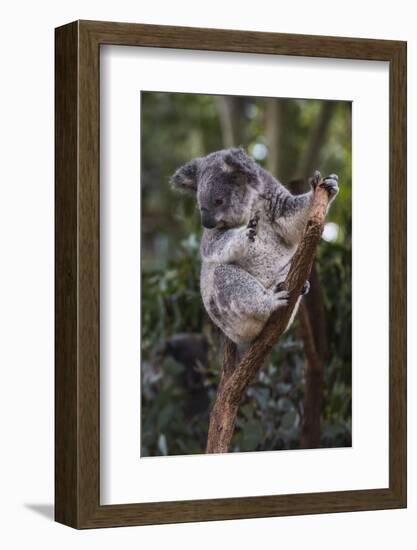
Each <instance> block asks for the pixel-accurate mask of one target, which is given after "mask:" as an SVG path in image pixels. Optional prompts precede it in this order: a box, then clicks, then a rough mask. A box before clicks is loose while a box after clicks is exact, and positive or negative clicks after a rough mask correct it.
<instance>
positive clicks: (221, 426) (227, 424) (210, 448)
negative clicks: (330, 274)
mask: <svg viewBox="0 0 417 550" xmlns="http://www.w3.org/2000/svg"><path fill="white" fill-rule="evenodd" d="M321 183H322V180H321V179H320V181H319V182H318V185H317V186H316V189H315V192H314V197H313V202H312V205H311V209H310V214H309V218H308V221H307V224H306V228H305V231H304V235H303V238H302V240H301V242H300V244H299V246H298V248H297V250H296V252H295V255H294V257H293V259H292V262H291V268H290V271H289V273H288V276H287V278H286V280H285V288H287V289H288V290H289V291H290V299H289V304H288V306H287V307H285V308H280V309H278V310H277V311H275V312H274V313H273V314H272V315H271V317H270V318H269V320H268V321H267V323H266V325H265V327H264V329H263V330H262V332H261V334H260V335H259V336H258V337H257V338H256V340H255V341H254V342H253V343H252V345H251V347H250V348H249V350H248V351H247V352H246V353H245V355H244V356H243V358H242V359H241V361H240V362H239V364H238V365H237V366H236V367H235V368H234V369H230V368H229V367H230V364H228V365H226V367H225V363H224V366H223V369H222V380H221V383H220V385H219V389H218V392H217V397H216V401H215V403H214V406H213V409H212V412H211V415H210V425H209V433H208V440H207V453H226V452H228V450H229V445H230V440H231V438H232V435H233V431H234V426H235V421H236V416H237V412H238V408H239V404H240V401H241V399H242V397H243V395H244V393H245V390H246V388H247V387H248V385H249V384H250V383H251V382H252V380H253V379H254V378H255V376H256V374H257V372H258V371H259V369H260V368H261V366H262V364H263V362H264V360H265V359H266V357H267V356H268V355H269V353H270V352H271V350H272V348H273V346H274V345H275V344H276V342H277V340H278V338H279V337H280V335H281V334H282V333H283V332H284V330H285V328H286V327H287V325H288V322H289V320H290V317H291V313H292V311H293V309H294V306H295V304H296V301H297V299H298V297H299V296H300V294H301V292H302V289H303V286H304V283H305V281H306V280H307V279H308V277H309V275H310V271H311V266H312V264H313V260H314V256H315V253H316V248H317V245H318V243H319V241H320V238H321V234H322V231H323V226H324V219H325V215H326V210H327V206H328V193H327V191H326V190H325V189H324V188H323V187H322V186H321ZM231 349H232V348H227V351H226V352H225V356H226V359H227V360H228V359H230V357H231V355H230V351H231ZM226 372H227V374H225V373H226Z"/></svg>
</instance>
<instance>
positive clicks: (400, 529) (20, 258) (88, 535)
mask: <svg viewBox="0 0 417 550" xmlns="http://www.w3.org/2000/svg"><path fill="white" fill-rule="evenodd" d="M412 7H413V3H412V2H407V1H401V0H398V1H397V2H395V3H394V4H393V3H392V2H386V1H381V2H378V3H375V2H371V1H367V2H364V1H363V0H362V1H361V2H354V1H351V2H349V3H347V2H343V3H342V4H337V5H336V4H335V3H334V2H325V1H320V0H317V1H316V2H309V1H308V0H299V1H298V2H285V3H283V4H280V3H278V2H276V1H272V2H270V3H268V2H266V1H262V0H258V1H257V2H256V3H253V4H252V3H250V4H247V5H244V3H243V2H242V1H240V2H237V1H230V2H228V3H226V2H224V0H211V2H210V3H204V4H203V3H202V4H200V5H199V4H197V3H196V2H192V3H191V2H185V1H181V0H176V1H175V2H168V1H166V2H161V1H158V0H153V2H151V3H136V2H131V1H127V0H118V1H117V2H114V1H113V2H109V1H103V0H101V1H100V2H99V1H98V0H94V1H86V0H84V1H83V2H81V1H80V0H72V1H71V2H60V3H58V2H57V3H46V2H36V3H34V2H32V3H30V2H19V1H18V0H16V1H15V2H13V4H12V3H11V2H8V3H7V4H6V3H3V4H2V8H1V11H2V13H1V20H2V23H3V26H2V33H1V35H0V40H1V41H2V43H1V49H0V51H1V61H2V63H1V70H2V74H1V87H0V95H1V101H0V121H1V122H0V136H1V149H0V151H1V171H0V174H1V175H0V185H1V200H0V209H1V210H0V224H1V227H0V235H1V251H2V254H1V259H2V264H1V271H0V278H1V281H0V293H1V294H0V319H1V327H0V329H1V330H0V334H1V340H0V353H1V360H0V364H1V367H2V373H3V378H2V382H1V385H0V408H1V410H0V413H1V414H0V419H1V437H2V445H1V453H0V461H1V469H0V472H1V473H0V488H1V498H0V507H1V509H0V517H1V519H2V528H1V531H0V542H1V543H2V545H3V547H5V548H7V549H9V548H10V549H14V548H25V547H35V548H48V549H55V548H60V549H66V548H68V549H70V548H71V549H73V548H74V547H77V548H91V547H92V545H94V546H95V547H98V548H104V549H106V548H109V549H113V548H115V547H120V548H123V549H125V548H137V547H138V546H139V545H141V546H142V548H146V547H147V546H152V548H164V547H169V548H175V549H176V548H181V549H186V548H196V547H198V548H213V547H214V548H220V547H224V546H226V545H230V544H233V546H234V547H235V546H239V548H253V547H254V546H255V545H258V546H259V544H262V543H264V544H268V545H270V544H271V543H272V544H275V545H280V546H286V547H289V548H296V549H297V548H305V547H306V545H309V547H311V548H317V547H319V548H321V549H323V550H327V549H329V550H330V549H334V548H335V547H337V548H339V549H352V548H354V547H355V546H357V547H364V546H366V545H369V544H372V546H374V547H377V548H379V549H389V548H393V547H397V548H401V549H404V550H408V549H414V548H415V547H416V539H417V522H416V517H417V477H416V471H417V435H416V434H417V377H416V373H415V365H416V364H417V339H416V338H415V337H414V334H415V331H416V329H417V294H416V290H415V284H414V283H413V281H416V280H417V261H416V260H417V256H416V250H417V239H416V237H417V191H416V186H415V184H414V182H415V181H416V179H417V159H416V156H415V154H413V152H414V151H416V150H417V133H416V130H417V123H416V121H417V112H416V97H417V80H416V78H417V37H416V33H415V31H416V25H415V14H414V13H413V10H412ZM78 18H85V19H106V20H119V21H131V22H144V23H165V24H177V25H190V26H192V25H194V26H211V27H218V28H222V27H223V28H241V29H253V30H259V31H281V32H298V33H317V34H333V35H341V36H358V37H373V38H392V39H402V40H409V79H408V93H409V127H408V134H409V151H410V152H411V154H410V159H409V200H408V202H409V251H410V258H409V266H410V272H409V281H410V285H409V290H408V292H409V294H408V296H409V332H410V335H411V337H410V343H409V373H408V380H409V388H410V389H409V409H408V418H409V434H410V435H409V466H410V467H409V484H408V486H409V508H408V510H396V511H382V512H363V513H354V514H333V515H325V516H306V517H293V518H271V519H260V520H247V521H233V522H232V521H229V522H216V523H209V524H191V525H176V526H172V525H171V526H157V527H142V528H127V529H107V530H101V531H88V532H76V531H73V530H71V529H68V528H66V527H63V526H61V525H57V524H54V523H52V521H51V519H50V518H51V515H52V509H51V504H52V501H53V89H54V88H53V71H54V63H53V28H54V27H55V26H57V25H60V24H63V23H66V22H68V21H71V20H73V19H78ZM413 21H414V23H413ZM376 131H378V128H376ZM369 207H370V209H372V205H369ZM370 406H372V399H370Z"/></svg>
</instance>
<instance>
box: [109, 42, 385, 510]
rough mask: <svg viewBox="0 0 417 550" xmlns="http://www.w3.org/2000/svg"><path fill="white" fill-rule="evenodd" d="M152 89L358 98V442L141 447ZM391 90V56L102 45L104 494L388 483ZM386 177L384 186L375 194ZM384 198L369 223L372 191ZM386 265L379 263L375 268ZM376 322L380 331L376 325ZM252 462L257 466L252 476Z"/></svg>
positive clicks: (119, 497) (163, 495) (200, 493)
mask: <svg viewBox="0 0 417 550" xmlns="http://www.w3.org/2000/svg"><path fill="white" fill-rule="evenodd" d="M248 74H250V75H251V79H250V82H248V79H247V75H248ZM178 75H182V77H181V78H180V79H179V78H178ZM324 84H325V85H324ZM141 89H145V90H165V91H166V90H170V91H185V90H186V91H188V92H194V93H199V92H204V93H229V94H250V95H259V94H264V95H266V96H279V95H280V96H283V97H297V95H298V96H299V95H301V94H303V97H310V98H322V99H345V100H346V99H348V100H352V101H353V109H352V111H353V114H352V128H353V136H352V142H353V228H352V229H353V244H352V250H353V259H352V263H353V273H352V287H353V304H352V309H353V335H352V336H353V353H352V357H353V365H352V366H353V373H352V379H353V388H352V394H353V411H352V419H353V428H352V432H353V442H352V443H353V445H352V447H351V448H346V449H315V450H301V451H281V452H262V453H237V454H234V455H218V456H213V455H204V454H202V455H200V456H188V457H175V458H174V457H158V458H155V457H153V458H144V459H140V460H139V457H138V450H139V448H140V433H139V424H140V422H139V413H140V411H139V392H140V390H139V372H140V369H139V357H140V345H139V344H140V343H139V340H138V334H140V332H141V329H140V313H139V300H140V298H139V296H140V290H139V277H138V273H139V271H140V249H141V246H140V239H139V234H140V230H139V212H140V185H139V179H140V166H139V162H138V157H139V158H140V155H138V151H139V150H140V139H139V138H140V128H139V120H140V101H139V90H141ZM388 90H389V85H388V64H387V63H382V62H369V61H356V62H353V61H349V60H323V59H320V60H319V59H308V58H294V57H276V56H268V55H262V56H261V55H251V56H248V55H247V54H224V53H218V52H211V53H207V52H189V51H185V52H184V51H182V52H181V51H178V50H171V51H170V52H166V50H161V49H152V48H149V49H148V48H146V49H142V48H132V47H129V46H127V47H121V46H106V47H104V48H102V51H101V97H100V106H101V118H100V123H101V127H100V131H101V136H100V146H101V157H100V158H101V168H100V177H101V180H100V188H101V195H100V222H101V233H100V235H101V239H100V246H101V250H100V260H101V261H100V267H101V270H100V284H101V300H100V316H101V326H100V330H101V339H100V343H101V349H100V361H101V364H100V380H101V401H100V404H101V407H100V411H101V440H100V442H101V470H100V471H101V502H102V503H103V504H122V503H129V502H158V501H164V500H165V501H166V500H188V499H199V498H201V499H203V498H227V497H242V496H259V495H267V494H291V493H302V492H306V493H310V492H317V491H336V490H339V491H341V490H352V489H374V488H383V487H388V167H389V163H388V143H389V141H388V135H389V132H388ZM376 127H378V129H379V131H378V132H377V133H375V128H376ZM144 137H145V139H146V136H144ZM369 143H372V147H371V148H370V147H369ZM375 182H378V190H379V193H380V196H379V197H378V198H375V196H374V195H375ZM341 185H343V182H341ZM372 202H374V208H373V212H372V223H370V220H369V207H368V205H369V204H371V203H372ZM374 228H378V242H377V243H375V242H374V243H373V253H372V255H371V254H369V236H370V235H371V236H372V234H373V233H374V231H375V229H374ZM374 272H376V273H378V279H377V280H376V281H375V278H374V277H373V273H374ZM375 311H378V315H377V316H375ZM369 326H372V332H369V331H368V330H367V327H369ZM375 388H378V390H377V391H375ZM370 392H372V393H373V395H372V408H371V407H370V406H369V402H370V399H369V393H370ZM201 472H204V473H205V476H204V478H202V476H201ZM247 472H256V475H249V476H247V475H246V473H247ZM341 472H343V475H341ZM242 476H243V477H244V478H245V482H244V483H242V481H241V480H242ZM156 479H157V480H158V483H155V480H156Z"/></svg>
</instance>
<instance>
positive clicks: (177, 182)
mask: <svg viewBox="0 0 417 550" xmlns="http://www.w3.org/2000/svg"><path fill="white" fill-rule="evenodd" d="M198 164H199V159H194V160H191V161H190V162H187V164H184V166H181V168H178V170H177V171H176V172H175V174H174V175H173V176H172V177H171V185H173V187H176V188H177V189H183V190H185V191H194V192H196V191H197V170H198Z"/></svg>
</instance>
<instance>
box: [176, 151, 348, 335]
mask: <svg viewBox="0 0 417 550" xmlns="http://www.w3.org/2000/svg"><path fill="white" fill-rule="evenodd" d="M172 183H173V185H174V186H175V187H178V188H182V189H186V190H189V191H194V192H196V194H197V205H198V208H199V211H200V214H201V219H202V224H203V226H204V227H205V229H204V232H203V238H202V241H201V258H202V269H201V279H200V286H201V295H202V298H203V302H204V306H205V308H206V310H207V312H208V314H209V315H210V317H211V319H212V320H213V322H214V323H215V324H216V325H217V326H218V327H219V328H220V329H221V330H222V331H223V332H224V333H225V334H226V335H227V336H228V337H229V338H230V339H231V340H232V341H233V342H235V343H237V344H239V345H247V344H248V343H250V342H252V340H254V339H255V338H256V336H257V335H258V334H259V333H260V332H261V330H262V328H263V327H264V325H265V323H266V321H267V319H268V318H269V316H270V315H271V313H272V312H273V311H274V310H276V309H277V308H279V307H283V306H285V305H287V303H288V301H287V298H288V293H287V292H286V291H283V290H278V291H277V290H276V287H277V284H279V283H281V282H283V281H284V280H285V278H286V276H287V274H288V271H289V269H290V265H291V259H292V257H293V255H294V252H295V250H296V248H297V245H298V243H299V242H300V240H301V237H302V234H303V231H304V227H305V224H306V221H307V217H308V212H309V208H310V204H311V200H312V196H313V192H312V191H310V192H308V193H305V194H304V195H297V196H294V195H291V193H290V192H289V191H288V190H287V189H286V188H285V187H284V186H283V185H282V184H281V183H279V182H278V181H277V180H276V179H275V178H274V177H273V176H272V175H271V174H270V173H269V172H267V171H266V170H264V169H263V168H262V167H261V166H259V165H258V164H257V163H256V162H255V161H254V160H253V159H252V158H251V157H249V156H248V155H247V154H246V153H245V151H244V150H243V149H225V150H222V151H217V152H215V153H211V154H210V155H208V156H206V157H204V158H197V159H194V160H192V161H191V162H189V163H187V164H186V165H184V166H182V167H181V168H179V169H178V170H177V171H176V172H175V174H174V176H173V177H172ZM325 183H326V188H327V190H328V192H329V196H330V200H333V199H334V197H335V196H336V194H337V192H338V181H337V176H335V175H334V174H333V175H331V176H329V177H328V178H326V179H325ZM298 302H299V301H298ZM297 306H298V304H297ZM295 311H296V310H295ZM294 316H295V312H294V314H293V316H292V319H293V318H294ZM292 319H291V322H292ZM291 322H290V324H291ZM287 328H288V327H287Z"/></svg>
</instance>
